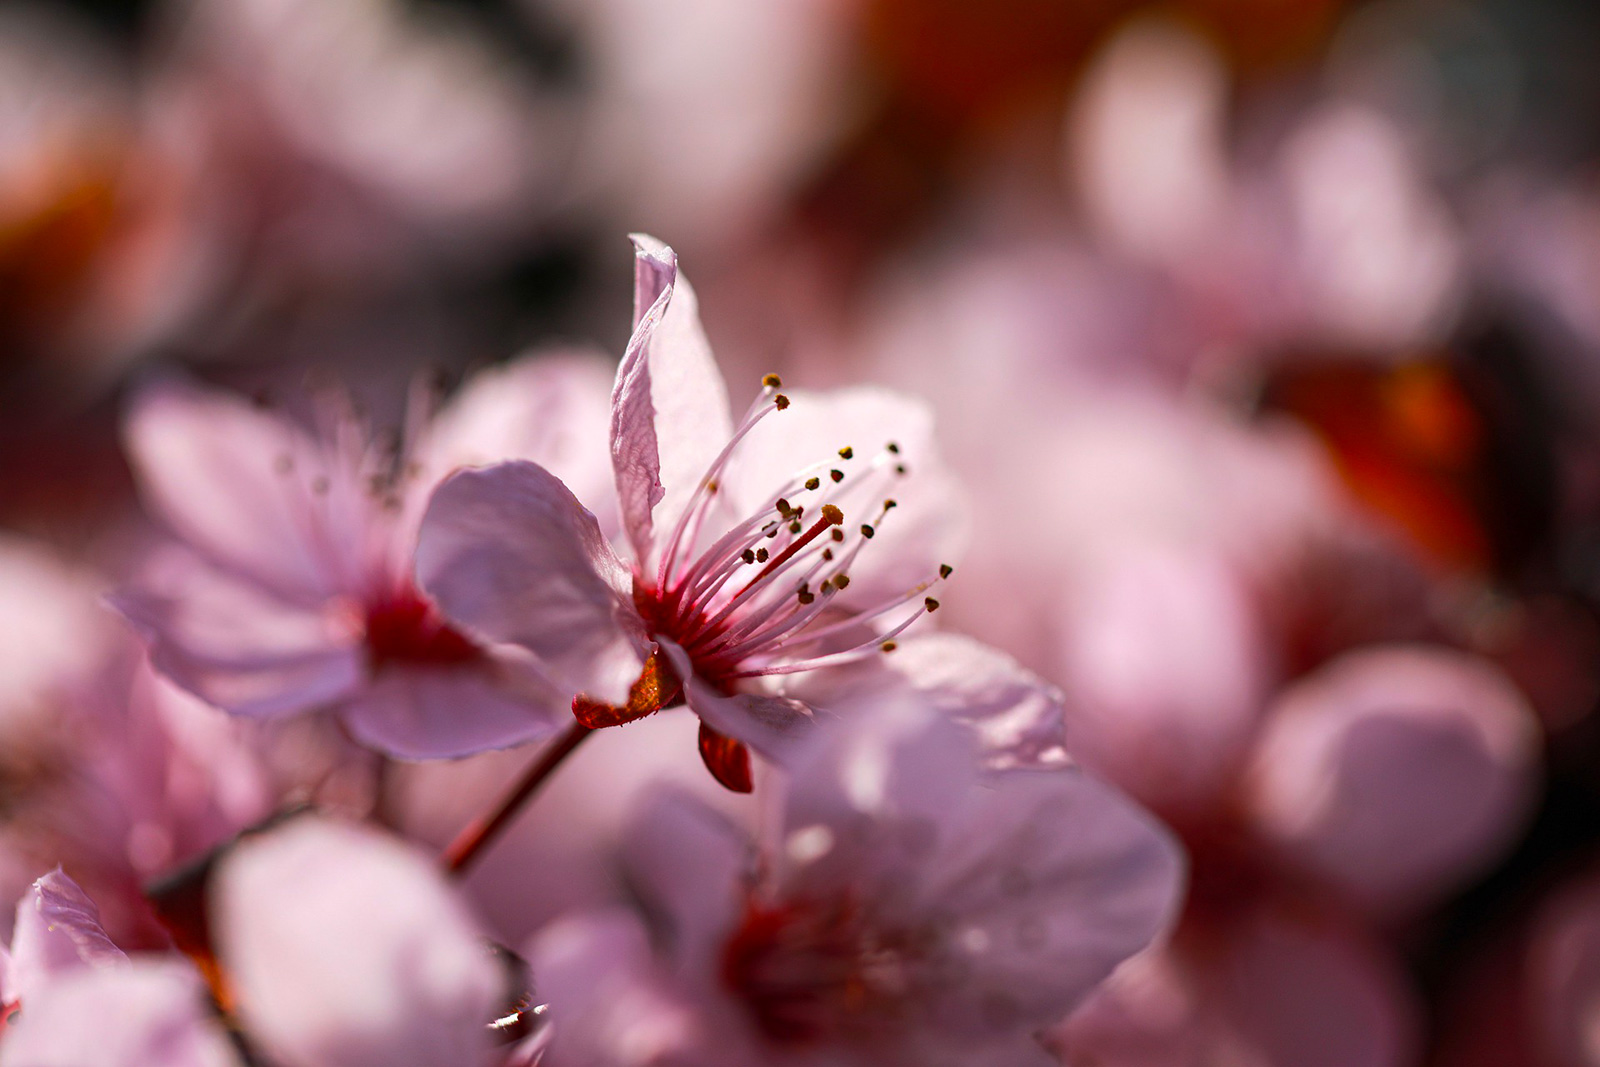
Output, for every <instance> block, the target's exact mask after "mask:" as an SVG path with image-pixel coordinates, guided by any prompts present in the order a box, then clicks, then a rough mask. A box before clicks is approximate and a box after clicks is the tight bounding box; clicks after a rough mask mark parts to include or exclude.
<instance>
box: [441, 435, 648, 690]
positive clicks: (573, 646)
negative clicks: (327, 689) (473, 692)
mask: <svg viewBox="0 0 1600 1067" xmlns="http://www.w3.org/2000/svg"><path fill="white" fill-rule="evenodd" d="M417 580H418V582H419V583H420V584H421V585H422V587H423V588H424V589H426V590H427V591H428V593H429V595H431V596H432V597H433V598H434V599H435V600H437V601H438V603H439V606H440V608H441V609H442V610H443V612H444V614H445V615H446V616H448V617H449V618H450V619H451V620H452V621H454V622H457V623H460V624H462V625H464V626H466V627H468V628H469V629H471V630H473V631H476V632H477V633H479V634H482V635H484V636H486V637H487V638H489V639H490V640H493V641H501V642H506V643H510V644H517V645H521V646H522V647H524V648H526V649H528V650H529V651H531V652H533V654H534V655H535V656H537V657H538V659H539V662H540V664H541V665H542V666H543V667H544V668H545V669H546V670H548V672H549V673H550V674H551V675H552V676H553V677H554V678H555V679H557V680H558V682H559V683H560V685H562V686H563V687H565V689H566V691H567V692H569V693H575V692H578V691H584V692H587V693H589V694H590V695H591V696H594V697H596V698H597V699H601V700H611V701H613V702H620V701H621V700H622V699H623V697H624V696H625V694H626V690H627V684H628V682H629V681H631V680H632V678H634V677H636V676H637V675H638V673H639V664H640V662H641V661H642V659H643V657H642V655H641V654H640V645H639V641H638V639H636V638H635V637H634V635H633V633H632V631H631V630H630V629H629V626H630V620H635V619H636V618H637V616H636V614H635V613H634V612H633V609H632V606H631V605H630V604H628V603H627V602H626V601H625V600H624V599H623V595H624V593H623V591H625V590H626V589H628V588H629V581H630V579H629V575H628V572H627V570H626V569H625V568H624V567H623V565H622V563H621V562H620V561H619V560H618V559H617V558H616V556H615V554H614V553H613V552H612V551H611V546H610V545H609V544H608V543H607V542H606V539H605V537H604V536H602V534H601V533H600V528H599V526H598V525H597V524H596V522H595V518H594V516H593V515H592V514H590V513H589V512H588V511H585V510H584V508H583V505H582V504H580V503H579V502H578V500H577V499H576V498H575V497H574V496H573V495H572V493H571V492H570V491H568V489H567V487H566V486H564V485H562V484H561V482H560V481H559V480H558V479H557V478H556V477H555V475H553V474H551V473H550V472H549V471H546V470H545V469H544V468H542V467H540V466H538V465H537V464H533V463H525V462H513V463H502V464H500V465H498V466H495V467H488V468H485V469H482V470H463V471H459V472H457V473H456V474H453V475H451V476H450V477H449V478H447V479H446V480H445V481H444V482H443V483H442V484H441V485H440V486H439V488H438V489H437V490H435V492H434V494H433V500H432V501H431V502H430V503H429V505H428V513H427V515H426V517H424V519H423V521H422V529H421V532H420V534H419V536H418V540H417Z"/></svg>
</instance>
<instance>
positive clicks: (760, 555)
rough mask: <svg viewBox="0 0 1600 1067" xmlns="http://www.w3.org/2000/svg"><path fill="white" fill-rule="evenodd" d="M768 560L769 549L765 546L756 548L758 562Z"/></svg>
mask: <svg viewBox="0 0 1600 1067" xmlns="http://www.w3.org/2000/svg"><path fill="white" fill-rule="evenodd" d="M766 561H767V550H766V549H764V548H758V549H756V562H757V563H765V562H766Z"/></svg>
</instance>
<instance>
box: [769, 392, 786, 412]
mask: <svg viewBox="0 0 1600 1067" xmlns="http://www.w3.org/2000/svg"><path fill="white" fill-rule="evenodd" d="M772 403H773V406H774V407H776V408H777V409H778V410H779V411H783V410H784V409H785V408H787V407H788V406H789V398H788V397H786V396H784V395H783V394H782V393H779V394H778V395H777V396H775V397H773V398H772Z"/></svg>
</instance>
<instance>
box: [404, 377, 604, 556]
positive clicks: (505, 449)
mask: <svg viewBox="0 0 1600 1067" xmlns="http://www.w3.org/2000/svg"><path fill="white" fill-rule="evenodd" d="M611 379H612V369H611V363H610V361H609V360H607V359H605V358H604V357H603V356H601V355H600V354H599V353H597V352H596V353H591V352H579V351H570V352H569V351H555V352H549V353H542V352H541V353H536V354H534V355H531V356H528V357H525V358H522V359H517V360H513V361H512V362H510V363H506V364H503V365H500V366H496V367H489V368H487V369H485V370H481V371H478V372H477V373H476V374H474V375H473V376H472V377H471V378H469V379H468V380H467V381H466V382H465V383H464V384H463V385H462V387H461V391H460V392H458V393H457V394H456V395H455V396H454V397H452V398H451V400H450V401H449V403H447V404H446V405H445V406H444V407H443V408H441V409H440V410H439V413H438V414H437V415H435V416H434V418H433V420H432V422H431V423H430V424H429V426H428V429H427V433H426V436H425V438H424V439H423V440H422V441H421V442H419V444H418V445H417V446H416V447H415V448H413V450H412V455H411V458H412V460H413V461H414V462H416V463H418V464H419V465H420V466H421V468H422V469H421V474H420V477H421V479H422V481H423V484H425V485H433V484H436V483H437V482H439V481H441V480H443V479H444V478H445V477H446V476H447V475H449V474H451V473H452V472H454V471H455V470H456V469H457V468H459V467H483V466H488V465H490V464H493V463H501V462H504V461H505V460H508V459H526V460H531V461H532V462H534V463H537V464H539V465H540V466H542V467H544V468H545V469H546V470H548V471H549V472H550V473H552V474H554V475H555V476H556V477H557V478H560V479H561V481H562V482H563V483H564V484H566V485H567V486H568V487H570V488H571V489H572V491H573V494H574V495H575V496H577V497H578V499H580V500H582V501H584V502H585V504H587V505H588V507H589V509H590V510H591V511H593V512H594V513H595V515H596V517H597V518H598V520H599V522H600V529H601V530H602V531H603V532H604V533H605V534H606V536H607V537H608V538H609V537H614V536H616V535H617V534H618V533H619V532H620V529H621V525H620V521H619V520H618V518H617V516H616V502H615V491H614V489H613V487H612V474H611V465H610V464H609V463H608V462H607V461H606V453H605V441H606V427H607V424H608V422H609V420H610V414H611V408H610V396H611ZM415 496H416V497H417V498H418V499H419V501H425V499H426V498H425V495H424V494H421V493H418V494H415ZM418 518H419V519H420V515H419V516H418Z"/></svg>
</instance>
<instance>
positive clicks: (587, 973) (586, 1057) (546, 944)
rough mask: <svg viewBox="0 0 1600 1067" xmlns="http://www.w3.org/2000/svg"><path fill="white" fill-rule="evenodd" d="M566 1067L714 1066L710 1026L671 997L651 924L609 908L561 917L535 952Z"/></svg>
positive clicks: (555, 1053) (554, 1057) (555, 1056)
mask: <svg viewBox="0 0 1600 1067" xmlns="http://www.w3.org/2000/svg"><path fill="white" fill-rule="evenodd" d="M528 955H529V960H530V962H531V963H532V965H533V970H534V973H535V974H536V975H538V981H539V992H540V995H541V996H543V997H545V998H546V999H547V1001H548V1003H549V1004H550V1018H551V1025H552V1026H553V1027H554V1030H553V1032H552V1035H551V1048H550V1062H551V1063H552V1065H557V1064H559V1065H560V1067H624V1065H626V1067H690V1065H691V1064H693V1065H695V1067H712V1065H713V1064H714V1063H716V1062H717V1061H708V1060H707V1059H705V1058H704V1054H703V1053H700V1054H696V1048H697V1046H702V1047H705V1046H707V1045H709V1047H715V1043H711V1042H708V1041H707V1038H708V1037H709V1035H706V1034H704V1033H703V1032H702V1027H703V1025H704V1021H703V1020H702V1019H701V1018H700V1017H699V1016H698V1015H697V1014H696V1013H694V1012H692V1011H690V1010H689V1008H688V1007H687V1006H686V1005H685V1004H684V1003H682V1002H681V1001H680V1000H679V999H678V998H677V997H676V996H675V995H673V993H672V992H671V991H670V986H669V983H668V982H667V980H666V978H665V976H664V975H662V974H661V973H660V971H659V969H658V968H657V966H656V964H655V961H654V958H653V954H652V952H651V948H650V942H649V940H648V937H647V935H646V933H645V929H644V926H643V925H642V924H641V923H640V921H639V920H638V919H637V918H636V917H635V916H634V915H633V914H632V913H631V912H625V911H620V910H608V911H600V912H594V913H590V914H585V915H581V916H575V917H572V918H566V919H561V920H558V921H557V922H555V923H554V924H552V925H551V926H549V927H547V928H546V929H545V930H544V932H543V933H541V934H540V935H539V937H538V938H537V939H536V940H535V942H534V944H533V946H532V948H531V949H530V951H529V954H528Z"/></svg>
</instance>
